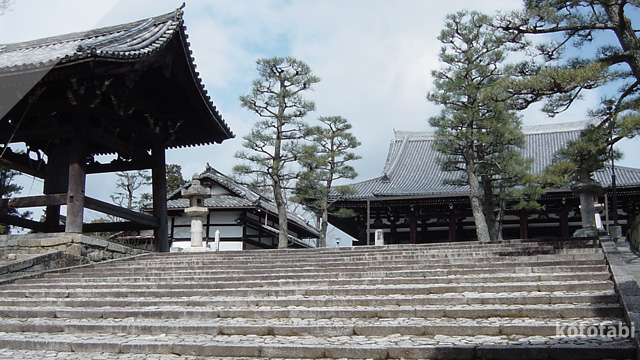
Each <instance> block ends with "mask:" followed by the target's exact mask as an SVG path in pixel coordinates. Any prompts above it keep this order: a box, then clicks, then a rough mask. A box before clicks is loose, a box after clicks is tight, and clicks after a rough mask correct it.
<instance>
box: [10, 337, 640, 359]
mask: <svg viewBox="0 0 640 360" xmlns="http://www.w3.org/2000/svg"><path fill="white" fill-rule="evenodd" d="M96 335H99V336H96ZM0 348H11V349H21V350H55V351H59V352H93V353H96V352H99V353H110V354H118V353H123V354H131V353H133V354H145V355H148V354H166V355H168V354H173V355H179V356H185V355H186V356H206V357H209V358H218V357H245V358H287V359H301V358H311V359H323V358H331V359H478V358H479V359H496V358H503V359H514V358H520V359H549V358H551V359H607V358H619V359H625V358H632V357H633V356H635V350H634V348H633V346H630V341H629V340H627V339H609V338H585V339H581V341H578V342H577V341H576V340H575V339H569V340H567V339H556V338H553V337H544V336H539V335H533V336H527V335H497V336H484V335H477V336H447V335H431V336H418V335H401V334H394V335H389V336H329V337H317V336H310V335H308V336H279V335H269V336H256V335H216V336H212V335H211V334H162V336H158V335H155V334H154V335H123V334H115V335H114V334H108V333H88V334H87V333H84V334H79V333H41V332H22V333H10V334H6V335H3V336H0Z"/></svg>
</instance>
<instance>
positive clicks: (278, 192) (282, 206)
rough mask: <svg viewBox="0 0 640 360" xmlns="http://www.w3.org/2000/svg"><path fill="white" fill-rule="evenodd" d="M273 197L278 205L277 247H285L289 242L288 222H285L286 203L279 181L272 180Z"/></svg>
mask: <svg viewBox="0 0 640 360" xmlns="http://www.w3.org/2000/svg"><path fill="white" fill-rule="evenodd" d="M273 198H274V200H275V202H276V206H277V207H278V230H279V234H278V249H286V248H287V245H288V243H289V226H288V225H289V224H288V223H287V203H286V202H285V200H284V197H283V196H282V187H281V186H280V181H279V179H278V181H274V184H273Z"/></svg>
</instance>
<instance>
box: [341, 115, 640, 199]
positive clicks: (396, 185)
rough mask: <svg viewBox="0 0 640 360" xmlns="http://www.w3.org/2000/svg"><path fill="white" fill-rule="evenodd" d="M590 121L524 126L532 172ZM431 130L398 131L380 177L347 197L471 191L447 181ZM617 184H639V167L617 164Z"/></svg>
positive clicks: (605, 180) (602, 176) (600, 177)
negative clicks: (633, 167)
mask: <svg viewBox="0 0 640 360" xmlns="http://www.w3.org/2000/svg"><path fill="white" fill-rule="evenodd" d="M586 125H587V122H575V123H565V124H554V125H544V126H531V127H523V132H524V134H525V141H526V144H525V148H524V149H523V155H524V156H525V157H527V158H532V159H533V164H532V172H533V173H541V172H542V171H543V170H544V169H545V168H546V167H547V166H548V165H550V164H551V162H552V160H553V157H554V155H555V154H556V152H557V151H558V150H560V149H561V148H563V147H565V146H566V144H567V143H568V142H569V141H571V140H575V139H577V138H578V137H579V136H580V131H581V130H582V129H583V128H584V127H585V126H586ZM433 140H434V134H433V133H432V132H407V131H395V137H394V139H393V140H391V145H390V146H389V153H388V155H387V161H386V163H385V165H384V167H383V170H382V175H381V176H380V177H377V178H374V179H371V180H366V181H362V182H358V183H355V184H350V186H351V187H353V188H354V189H355V190H356V194H355V195H351V196H348V197H346V198H345V199H344V200H358V199H367V198H375V197H390V196H401V197H405V196H406V197H409V196H418V197H439V196H463V195H467V194H468V193H469V190H468V187H466V186H455V185H447V184H445V180H447V179H455V178H457V176H456V175H455V173H447V172H444V171H442V170H441V169H440V165H438V163H437V159H438V157H439V156H440V154H439V153H438V152H437V151H436V150H434V148H433V146H432V145H433ZM610 174H611V168H610V166H607V167H605V168H604V169H602V170H600V171H598V172H596V173H595V178H596V180H597V181H599V182H600V183H601V184H603V185H604V186H608V185H609V183H610V182H611V181H610V180H611V175H610ZM616 180H617V181H616V185H617V186H618V187H625V186H638V185H640V170H639V169H631V168H620V167H616Z"/></svg>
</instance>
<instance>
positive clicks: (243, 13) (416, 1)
mask: <svg viewBox="0 0 640 360" xmlns="http://www.w3.org/2000/svg"><path fill="white" fill-rule="evenodd" d="M181 4H182V2H181V1H173V0H171V1H169V0H135V1H131V0H129V1H124V0H122V1H115V0H100V1H87V0H47V1H41V0H13V4H12V6H11V8H10V9H9V10H8V11H5V13H4V14H3V15H0V44H1V43H12V42H20V41H26V40H32V39H37V38H41V37H47V36H53V35H60V34H65V33H69V32H75V31H83V30H88V29H92V28H96V27H102V26H108V25H115V24H119V23H125V22H130V21H135V20H139V19H144V18H148V17H152V16H156V15H160V14H164V13H167V12H170V11H172V10H174V9H176V8H177V7H179V6H180V5H181ZM520 6H521V2H519V1H514V0H493V1H478V0H449V1H444V2H441V1H438V2H435V1H425V0H393V1H391V0H318V1H309V0H192V1H188V2H187V4H186V7H185V9H184V12H185V15H184V18H185V24H186V26H187V31H186V32H187V34H188V35H189V41H190V43H191V50H192V51H193V56H194V58H195V63H196V65H197V70H198V71H199V72H200V76H201V78H202V80H203V82H204V84H205V88H206V89H207V90H208V92H209V94H210V95H211V97H212V99H213V102H214V104H215V105H216V106H217V107H218V109H219V111H220V112H221V114H222V116H223V117H224V119H225V120H226V122H227V124H228V125H229V126H230V128H231V129H232V131H233V132H234V133H235V134H236V138H235V139H232V140H227V141H225V142H223V143H222V144H216V145H210V146H205V147H197V148H189V149H179V150H168V151H167V162H168V163H176V164H179V165H181V166H182V169H183V176H184V177H185V178H187V179H188V178H190V177H191V175H192V174H194V173H198V172H202V171H203V170H204V168H205V165H206V163H210V164H211V165H212V166H213V167H215V168H217V169H218V170H220V171H222V172H223V173H230V171H231V168H232V167H233V165H235V164H237V162H238V160H237V159H235V157H234V154H235V152H237V151H238V150H241V149H242V136H243V135H245V134H247V133H248V132H249V131H250V129H251V126H252V124H253V123H254V122H255V121H256V116H255V115H253V114H252V113H251V112H249V111H248V110H246V109H243V108H241V107H240V102H239V100H238V97H239V96H240V95H244V94H247V93H249V92H250V89H251V82H252V80H253V79H255V78H256V77H257V72H256V60H257V59H259V58H269V57H273V56H289V55H291V56H294V57H296V58H298V59H299V60H302V61H304V62H305V63H307V64H308V65H309V66H310V67H311V69H312V70H313V72H314V74H315V75H317V76H319V77H320V78H321V79H322V80H321V81H320V83H318V84H316V85H315V87H314V90H313V91H312V92H309V93H308V94H306V97H307V99H309V100H312V101H315V104H316V111H315V112H313V113H311V114H310V115H308V116H307V120H308V122H309V123H311V124H313V123H314V122H315V121H316V119H317V118H318V117H319V116H333V115H340V116H342V117H344V118H346V119H348V120H349V121H350V123H351V124H352V125H353V133H354V134H355V135H356V137H357V138H358V139H359V140H360V142H361V143H362V145H361V146H360V147H359V148H358V149H357V150H356V153H357V154H358V155H360V156H361V157H362V158H361V159H360V160H358V161H357V162H355V163H354V164H353V165H354V166H355V169H356V171H357V172H358V173H359V176H358V178H357V179H356V180H355V181H362V180H367V179H371V178H374V177H377V176H379V175H380V174H381V171H382V167H383V164H384V162H385V160H386V155H387V151H388V148H389V142H390V140H391V139H392V138H393V136H394V134H393V131H394V129H396V130H403V131H429V130H432V129H430V127H429V125H428V121H427V120H428V118H429V117H431V116H434V115H437V114H438V112H439V109H438V107H436V106H435V105H433V104H430V103H429V102H428V101H427V100H426V93H427V92H428V91H429V90H430V89H431V86H432V79H431V77H430V73H431V71H432V70H435V69H437V68H439V67H440V65H439V62H438V52H439V49H440V42H439V41H438V39H437V36H438V34H439V32H440V30H441V28H442V26H443V23H444V19H445V16H446V15H447V14H449V13H453V12H457V11H460V10H463V9H468V10H478V11H482V12H485V13H489V14H493V13H495V12H496V11H509V10H515V9H517V8H519V7H520ZM598 100H599V95H598V94H597V93H591V94H587V96H586V97H585V99H584V100H583V101H582V102H580V103H577V104H575V105H574V106H573V107H572V109H571V111H568V112H566V113H563V114H561V115H559V116H557V117H556V118H554V119H550V118H548V117H547V116H546V115H544V114H542V113H541V112H539V111H537V110H535V109H533V110H528V111H526V112H525V113H523V124H524V125H538V124H545V123H559V122H570V121H580V120H586V119H587V117H586V110H587V109H588V108H589V107H591V106H593V105H594V104H595V103H596V102H597V101H598ZM619 147H620V148H621V149H622V150H623V151H624V152H626V153H628V154H631V153H632V152H633V151H634V150H635V151H637V149H639V148H640V141H639V140H638V139H635V140H632V141H624V143H623V144H621V145H620V146H619ZM619 164H620V165H624V166H631V167H636V168H640V158H639V157H634V156H631V155H628V156H626V157H625V158H624V159H623V160H622V161H621V162H620V163H619ZM19 182H20V184H21V185H22V186H23V187H24V190H23V194H22V195H35V194H37V193H40V192H41V190H42V183H41V182H40V181H39V180H37V179H36V180H34V179H32V178H28V177H22V178H21V179H19ZM114 182H115V180H114V176H113V175H110V176H104V175H100V176H98V175H91V176H89V178H88V180H87V195H88V196H92V197H96V198H99V199H103V200H108V199H109V194H112V193H113V192H114V191H115V186H114Z"/></svg>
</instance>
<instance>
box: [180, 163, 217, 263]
mask: <svg viewBox="0 0 640 360" xmlns="http://www.w3.org/2000/svg"><path fill="white" fill-rule="evenodd" d="M210 195H211V189H209V188H207V187H204V186H202V185H200V179H199V178H198V174H194V175H193V177H192V178H191V185H190V186H189V187H188V188H186V189H183V190H182V197H183V198H186V199H189V207H188V208H186V209H184V213H185V215H187V216H188V217H190V218H191V251H193V250H196V251H206V250H207V249H206V248H205V247H204V246H202V219H203V218H204V217H205V216H206V215H207V213H208V212H209V210H208V209H207V208H206V207H205V206H204V199H206V198H208V197H209V196H210ZM187 249H188V248H187Z"/></svg>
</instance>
